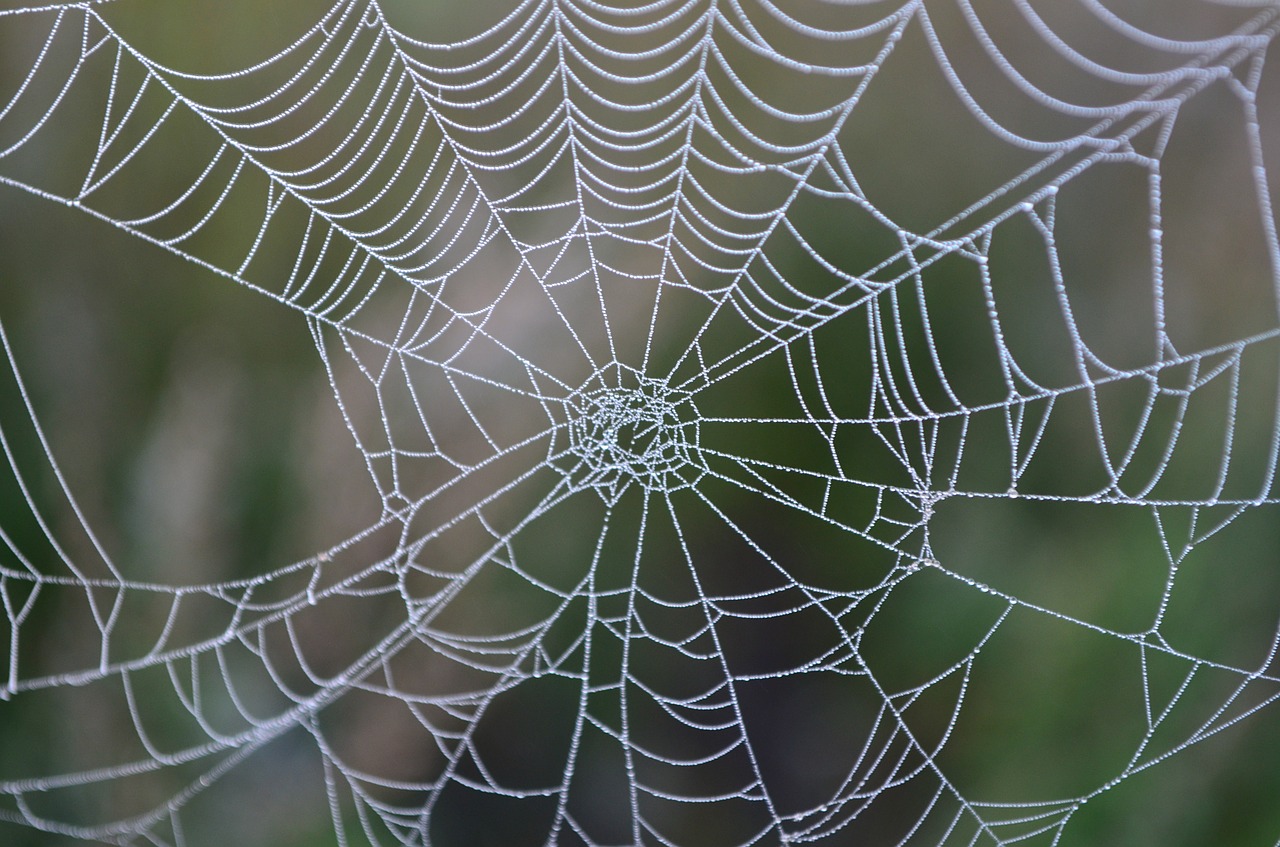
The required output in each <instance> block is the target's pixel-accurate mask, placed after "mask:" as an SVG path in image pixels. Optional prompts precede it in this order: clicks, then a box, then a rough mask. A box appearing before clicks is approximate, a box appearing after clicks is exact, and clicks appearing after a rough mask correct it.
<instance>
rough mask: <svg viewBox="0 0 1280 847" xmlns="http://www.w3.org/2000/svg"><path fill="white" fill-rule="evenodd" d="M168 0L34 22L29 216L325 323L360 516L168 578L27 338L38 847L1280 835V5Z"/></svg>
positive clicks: (19, 461) (30, 713)
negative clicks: (172, 1) (220, 39)
mask: <svg viewBox="0 0 1280 847" xmlns="http://www.w3.org/2000/svg"><path fill="white" fill-rule="evenodd" d="M141 5H145V4H139V3H138V2H137V0H133V2H132V5H130V2H128V0H120V2H117V3H99V4H90V3H72V4H41V5H30V7H29V8H14V7H12V6H10V7H9V8H7V9H5V10H4V11H3V12H2V13H0V53H2V56H0V58H2V59H3V62H2V64H3V70H2V71H0V197H3V198H4V199H3V200H0V204H4V205H6V206H9V207H10V208H14V209H17V208H19V206H18V203H19V201H20V200H21V202H27V201H28V200H32V199H33V198H36V199H38V203H39V204H42V205H54V206H59V205H60V206H64V207H67V209H66V213H67V214H68V215H69V216H71V217H75V218H77V219H82V218H85V217H86V216H87V217H88V218H92V219H95V220H96V222H97V224H96V226H99V227H101V228H102V229H103V230H104V231H106V232H108V233H109V234H110V235H111V237H115V238H118V239H121V240H122V241H124V242H128V243H131V244H132V243H145V244H146V245H148V246H150V247H152V248H154V249H155V250H157V251H160V252H167V253H170V254H176V255H177V256H179V257H182V258H183V259H186V260H189V262H190V263H194V266H198V267H194V268H193V266H192V265H186V266H185V267H188V268H193V275H194V276H196V277H206V278H207V277H214V278H222V279H224V280H229V281H232V282H235V283H238V284H239V286H242V287H243V288H246V289H248V290H250V291H252V292H255V293H256V294H258V295H261V297H259V298H258V300H259V301H260V302H261V304H262V306H263V307H265V308H268V309H275V310H282V311H285V312H287V313H290V314H293V315H296V316H297V320H296V332H297V333H298V334H299V335H305V334H306V333H308V332H309V339H310V343H312V344H313V345H314V351H315V354H317V355H316V356H314V357H313V359H314V360H315V361H318V363H319V364H320V366H322V368H323V378H324V380H325V381H326V382H327V384H328V386H329V388H330V389H331V395H332V408H333V409H336V414H338V415H340V417H341V421H342V424H343V428H344V429H345V439H346V442H347V443H346V445H345V449H346V451H348V453H349V454H350V455H352V456H354V457H356V458H357V459H358V461H359V463H361V464H362V466H363V474H362V475H354V476H353V475H351V474H347V475H344V476H342V477H341V478H339V479H337V480H330V481H329V483H328V485H329V487H330V488H331V489H332V496H333V497H335V498H337V499H338V500H339V501H341V502H344V503H347V504H349V505H348V507H347V508H346V509H345V511H344V512H343V513H344V514H348V515H365V514H368V516H369V517H368V520H367V523H366V525H364V526H363V527H362V528H361V529H359V530H358V531H356V532H354V533H353V534H350V535H349V536H346V535H344V536H343V537H338V536H336V535H335V536H334V537H331V538H330V539H329V540H328V541H327V542H326V544H325V545H323V549H316V550H309V551H305V552H302V553H300V554H298V555H294V554H293V553H290V554H289V555H288V556H287V557H285V558H280V559H273V558H271V557H270V556H268V555H267V554H266V552H265V551H264V552H263V554H262V555H261V556H259V557H258V558H257V559H256V560H255V561H253V562H252V563H251V564H250V566H249V567H248V568H247V570H246V571H245V572H240V573H229V572H227V571H226V570H217V571H215V572H212V573H192V569H191V567H189V566H188V565H187V564H184V563H183V562H181V561H178V560H177V559H175V560H172V561H168V562H164V563H163V564H162V566H160V567H153V566H150V567H143V566H142V565H141V564H139V563H138V562H134V561H132V560H131V556H130V555H129V554H128V553H127V552H123V551H122V550H121V549H118V548H117V547H116V546H113V543H112V541H111V538H112V537H113V536H114V533H112V532H110V531H107V532H103V529H102V527H101V526H99V525H98V523H97V521H96V520H93V519H92V515H90V513H89V512H88V511H87V510H85V509H82V508H80V506H78V505H77V499H76V496H75V493H74V491H75V489H76V485H75V480H76V478H77V472H76V468H75V466H74V465H73V464H72V463H70V462H68V461H67V460H66V451H71V453H73V454H74V453H75V450H74V449H73V448H74V445H68V444H66V443H62V442H60V441H58V439H57V438H55V437H54V436H53V433H52V431H51V430H49V429H48V428H42V424H41V422H42V421H43V420H44V412H43V409H42V407H41V403H40V399H39V398H40V397H41V396H42V395H41V392H40V391H39V390H37V388H38V387H37V386H35V385H34V383H29V382H24V379H23V377H24V376H25V375H28V374H30V373H32V372H33V369H35V370H36V371H41V368H40V366H39V363H38V362H33V361H31V360H29V359H27V358H24V356H23V355H22V349H21V347H20V345H19V344H18V343H17V341H16V336H15V335H14V334H13V333H12V332H11V333H10V334H9V335H8V336H5V338H4V349H5V352H6V356H7V358H6V363H7V369H6V374H7V376H6V381H5V383H4V386H3V391H4V397H5V400H4V401H3V402H4V407H3V408H4V409H5V416H4V417H3V422H4V429H3V431H2V432H0V435H2V437H3V441H2V442H0V444H2V446H3V448H4V456H5V459H6V460H7V461H6V462H5V463H4V464H3V465H0V467H3V468H4V469H5V470H4V474H3V484H4V486H5V489H4V493H3V499H0V503H2V504H3V509H4V512H3V514H2V516H0V599H2V600H3V604H4V615H3V618H2V620H3V622H4V625H3V628H2V629H0V631H3V632H4V633H5V636H6V642H7V649H6V650H5V655H4V658H3V660H0V671H2V673H0V696H2V697H3V701H4V702H3V703H0V726H3V727H4V728H3V729H2V730H0V733H2V734H0V745H2V746H0V749H2V750H3V752H0V799H2V800H3V802H2V804H0V821H3V822H4V824H3V825H5V826H9V827H10V829H8V830H6V831H5V834H4V836H3V837H4V838H6V839H11V840H12V841H13V842H15V843H20V844H23V843H33V844H34V843H65V839H85V840H87V841H92V842H102V843H109V844H130V845H132V844H157V845H159V844H164V845H185V844H191V845H195V844H221V843H231V841H234V842H235V843H263V844H290V843H297V844H317V843H339V844H364V843H369V844H404V845H427V844H433V845H449V844H481V843H492V844H563V845H570V844H578V845H619V844H629V845H640V844H645V845H657V844H681V845H721V844H723V845H746V844H765V845H767V844H781V843H787V844H801V843H810V842H813V843H821V844H911V845H944V844H945V845H971V844H975V845H996V844H1012V843H1028V844H1050V843H1052V844H1058V843H1064V844H1065V843H1146V842H1143V841H1142V837H1150V838H1151V839H1153V840H1152V842H1151V843H1175V842H1176V841H1177V838H1178V835H1179V832H1181V833H1182V834H1183V835H1185V837H1187V838H1192V839H1196V838H1202V837H1204V833H1205V832H1206V830H1204V829H1200V830H1196V829H1195V828H1194V826H1191V825H1190V824H1186V823H1185V821H1186V820H1187V815H1188V813H1189V810H1191V809H1199V812H1200V814H1201V818H1202V820H1201V822H1200V825H1201V826H1202V827H1204V826H1207V827H1211V828H1212V827H1218V826H1219V825H1220V824H1221V822H1222V821H1223V820H1226V819H1228V818H1229V819H1231V820H1232V821H1233V823H1232V824H1231V825H1232V826H1233V827H1235V828H1236V829H1233V830H1231V832H1234V833H1236V834H1237V835H1238V836H1239V837H1241V838H1244V837H1246V835H1247V837H1248V838H1252V839H1263V840H1262V841H1256V842H1255V841H1241V842H1240V843H1272V841H1271V839H1274V838H1276V837H1277V836H1280V812H1277V811H1276V807H1275V804H1274V796H1273V795H1272V792H1274V790H1275V789H1276V788H1277V787H1280V775H1278V774H1277V767H1276V765H1275V762H1277V761H1280V748H1278V743H1280V742H1277V738H1278V736H1277V722H1276V715H1275V713H1274V709H1273V708H1272V707H1273V706H1274V704H1275V702H1276V699H1277V697H1278V696H1280V669H1278V668H1277V664H1276V647H1277V640H1276V639H1277V630H1276V623H1277V612H1278V611H1280V604H1277V603H1276V598H1277V597H1280V580H1277V576H1278V574H1277V567H1276V552H1277V550H1280V539H1278V538H1277V534H1278V533H1277V526H1280V524H1277V512H1276V509H1275V504H1276V493H1275V472H1276V461H1277V447H1278V436H1280V426H1278V424H1277V418H1276V412H1277V398H1278V394H1277V384H1278V382H1280V356H1278V355H1277V353H1278V351H1280V347H1278V345H1280V323H1278V320H1280V315H1278V311H1277V309H1278V303H1277V297H1278V296H1280V245H1278V242H1277V235H1276V228H1275V219H1274V213H1273V203H1272V198H1271V195H1270V188H1269V178H1270V174H1271V173H1273V172H1274V169H1275V168H1276V167H1278V166H1280V165H1278V164H1277V162H1276V159H1275V156H1276V152H1275V150H1274V149H1273V148H1271V147H1269V146H1268V145H1267V139H1268V138H1272V137H1274V135H1275V133H1276V132H1277V131H1278V129H1277V127H1276V126H1275V122H1276V121H1277V120H1280V115H1278V114H1277V113H1276V111H1275V108H1274V106H1275V102H1276V96H1275V84H1276V80H1274V79H1273V78H1271V77H1269V76H1268V66H1267V65H1265V64H1264V57H1265V54H1266V51H1267V49H1268V48H1269V46H1270V44H1271V42H1272V39H1273V38H1274V36H1275V34H1276V32H1277V31H1278V30H1280V7H1277V6H1276V5H1275V4H1274V3H1270V2H1258V3H1245V2H1236V3H1231V4H1223V5H1200V4H1196V3H1192V2H1190V0H1187V2H1179V3H1176V4H1169V6H1170V8H1168V9H1163V8H1162V9H1160V10H1153V9H1151V8H1147V7H1146V6H1143V5H1141V4H1132V6H1133V7H1132V8H1130V7H1128V6H1125V7H1123V8H1122V7H1121V6H1120V5H1116V4H1110V3H1107V4H1104V3H1103V2H1101V0H1072V2H1069V3H1068V2H1056V0H1055V2H1033V0H1006V1H1005V2H999V3H997V2H977V0H940V2H879V3H874V2H871V3H857V4H853V3H838V2H817V0H812V2H810V1H809V0H796V2H794V3H793V2H783V3H773V2H770V0H728V1H727V2H726V1H725V0H657V2H651V3H616V4H615V3H612V2H610V3H600V2H595V0H528V2H523V3H520V4H518V5H514V7H508V8H505V9H502V10H496V9H488V8H485V6H486V4H483V3H473V4H456V5H457V6H458V8H449V9H446V8H436V6H437V5H441V4H422V5H423V6H424V8H422V9H419V8H416V4H409V3H394V2H390V0H385V2H375V1H374V0H340V2H337V3H335V4H334V5H332V6H331V7H328V8H318V9H316V10H315V12H314V14H312V15H311V17H310V18H309V22H308V23H307V24H305V25H304V26H302V27H300V28H298V29H297V30H295V31H294V32H292V33H291V34H290V35H289V36H288V38H289V39H296V40H292V41H291V43H289V44H288V45H287V46H285V47H284V48H283V49H280V48H273V49H270V50H266V51H264V52H263V53H262V54H261V55H260V56H259V58H258V60H257V61H256V63H253V64H247V65H245V66H242V67H236V68H235V69H226V68H225V67H224V69H223V70H222V71H220V72H216V73H215V72H210V71H209V70H208V69H207V68H205V69H201V70H199V72H197V71H195V70H192V64H193V63H194V60H192V62H188V63H187V64H184V63H183V58H184V57H183V55H182V53H183V50H182V45H174V44H172V43H170V44H167V45H165V47H164V48H160V47H156V46H142V45H143V44H145V43H146V42H147V36H146V31H145V27H143V26H142V25H140V24H139V23H138V19H139V15H138V14H134V13H135V12H136V9H135V7H138V6H141ZM267 5H269V4H267ZM468 5H469V6H476V7H480V8H474V9H471V8H466V7H467V6H468ZM493 5H498V4H493ZM1152 5H1154V4H1152ZM1161 5H1163V4H1161ZM428 6H429V7H430V8H425V7H428ZM131 14H133V15H134V17H130V15H131ZM141 14H142V15H145V16H147V17H151V18H155V17H160V18H163V17H164V16H166V15H171V14H180V13H179V12H175V11H173V10H172V7H171V6H169V5H167V4H150V5H149V7H148V8H147V9H146V10H145V11H144V12H143V13H141ZM187 14H188V16H189V17H193V15H192V13H190V12H188V13H187ZM209 14H214V13H209ZM264 14H265V12H264ZM486 16H488V17H486ZM186 26H187V27H188V30H187V31H188V32H190V34H191V43H192V45H196V44H197V42H198V36H199V32H200V27H201V25H200V24H199V23H198V22H197V21H195V20H192V21H191V22H190V23H188V24H187V25H186ZM264 27H265V25H264ZM299 33H300V34H299ZM153 40H154V39H153ZM191 50H192V52H193V53H196V52H198V49H197V48H196V47H195V46H193V47H192V48H191ZM215 52H216V51H215ZM1268 86H1270V87H1268ZM1268 92H1270V93H1269V94H1268ZM24 208H25V207H24ZM9 221H10V222H9V226H13V225H15V224H14V223H13V219H9ZM64 249H66V250H68V251H74V250H76V249H77V245H76V244H75V243H66V244H65V245H64ZM6 273H7V271H6ZM13 279H14V280H18V279H20V275H19V274H18V273H17V271H14V276H13ZM167 282H170V281H166V283H167ZM33 284H34V285H38V283H33ZM190 284H191V285H209V284H211V283H209V282H208V281H205V282H199V281H193V282H191V283H190ZM17 285H19V282H17V281H14V282H10V281H8V280H6V282H5V286H17ZM0 317H6V316H5V315H0ZM41 372H43V373H46V375H47V374H48V373H49V372H48V371H47V370H44V371H41ZM370 503H372V504H373V505H372V508H370ZM362 520H364V519H363V518H362ZM339 523H340V522H339ZM95 533H98V534H95ZM24 735H29V736H30V738H28V739H27V742H26V743H20V742H21V741H22V736H24ZM31 739H35V740H34V741H32V740H31ZM1215 744H1219V745H1229V746H1227V747H1214V745H1215ZM1204 750H1226V752H1225V753H1217V754H1215V756H1214V757H1207V756H1205V755H1201V751H1204ZM1166 773H1168V774H1175V775H1176V776H1175V777H1173V778H1171V781H1170V782H1160V779H1161V778H1162V777H1161V776H1160V774H1166ZM1188 774H1191V775H1190V776H1188ZM1197 775H1198V776H1199V777H1201V778H1203V780H1206V781H1208V780H1210V778H1212V779H1214V780H1217V783H1216V784H1217V785H1218V788H1219V791H1220V792H1221V791H1236V790H1237V789H1239V791H1240V792H1242V793H1241V794H1240V796H1242V797H1244V798H1246V799H1245V800H1244V801H1242V802H1243V804H1244V808H1238V807H1232V806H1230V805H1228V806H1225V807H1224V806H1222V801H1221V793H1219V794H1212V793H1211V792H1210V790H1209V788H1208V787H1206V785H1204V784H1202V783H1201V782H1196V777H1197ZM1206 775H1207V776H1206ZM1245 785H1252V786H1254V788H1255V789H1256V790H1258V791H1260V792H1262V793H1263V794H1265V795H1267V796H1270V797H1271V801H1272V802H1270V803H1264V802H1251V801H1249V800H1248V798H1249V797H1251V796H1255V797H1256V795H1250V794H1249V793H1248V790H1246V789H1244V788H1241V786H1245ZM1179 786H1180V787H1179ZM1188 786H1190V787H1188ZM1223 786H1226V788H1223ZM1108 810H1110V811H1108ZM1215 815H1216V816H1217V817H1215ZM1164 818H1167V819H1168V820H1170V821H1173V822H1174V823H1170V824H1168V825H1167V826H1166V827H1165V828H1163V829H1161V828H1160V826H1159V825H1157V824H1156V823H1154V822H1155V821H1157V820H1159V819H1164ZM317 820H319V821H322V823H319V824H317V823H316V821H317ZM1125 820H1127V821H1129V822H1130V823H1129V825H1131V826H1132V825H1134V824H1133V822H1134V821H1139V822H1140V823H1138V824H1136V826H1137V829H1131V830H1126V829H1124V826H1125V824H1123V823H1118V821H1120V822H1123V821H1125ZM1205 821H1208V822H1207V823H1206V822H1205ZM1108 827H1112V829H1108ZM1114 827H1120V828H1119V829H1115V828H1114ZM1179 827H1185V828H1183V829H1181V830H1180V829H1179ZM1208 831H1209V832H1213V833H1215V837H1213V838H1209V839H1208V840H1209V841H1219V842H1220V843H1221V842H1222V841H1223V840H1224V839H1227V838H1228V836H1227V835H1224V834H1223V833H1225V832H1226V830H1222V829H1216V830H1214V829H1210V830H1208ZM1117 832H1120V833H1122V834H1121V835H1116V834H1115V833H1117ZM41 833H46V834H47V833H52V834H53V835H51V836H44V835H41ZM1104 833H1110V834H1104ZM1231 837H1235V836H1231ZM42 838H52V839H54V840H53V841H45V840H40V839H42ZM6 843H8V842H6ZM1188 843H1192V842H1188ZM1194 843H1205V841H1203V840H1202V841H1196V842H1194Z"/></svg>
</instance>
